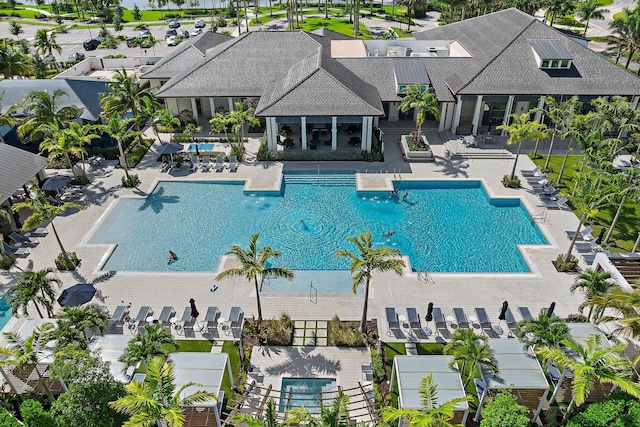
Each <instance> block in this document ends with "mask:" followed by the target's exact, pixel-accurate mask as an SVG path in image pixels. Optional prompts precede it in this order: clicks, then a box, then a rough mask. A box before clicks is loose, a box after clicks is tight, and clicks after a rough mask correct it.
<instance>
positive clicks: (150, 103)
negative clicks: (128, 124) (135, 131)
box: [141, 97, 161, 141]
mask: <svg viewBox="0 0 640 427" xmlns="http://www.w3.org/2000/svg"><path fill="white" fill-rule="evenodd" d="M160 107H161V105H160V103H159V102H158V100H157V98H155V97H153V98H144V99H143V100H142V111H141V113H142V115H143V116H144V117H145V119H146V122H147V124H148V125H150V126H151V129H153V133H155V135H156V139H157V140H158V141H160V136H159V135H158V114H160V111H161V110H160Z"/></svg>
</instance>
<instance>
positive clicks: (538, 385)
mask: <svg viewBox="0 0 640 427" xmlns="http://www.w3.org/2000/svg"><path fill="white" fill-rule="evenodd" d="M489 346H490V347H491V352H492V353H493V355H494V356H495V358H496V360H497V362H498V368H499V370H500V373H498V374H496V373H494V372H493V371H492V370H489V369H484V368H483V369H481V375H482V381H478V382H476V388H477V391H478V400H479V401H480V404H479V405H478V411H477V412H476V416H475V418H474V421H476V422H477V421H479V420H480V415H481V413H482V407H483V406H484V404H485V403H487V400H488V399H489V398H490V397H491V396H493V395H495V394H496V393H497V392H499V391H500V390H505V389H507V390H512V391H513V394H514V395H515V396H516V398H517V400H518V403H519V404H520V405H523V406H526V407H527V408H529V414H530V416H531V418H532V421H533V422H535V421H536V419H537V418H538V416H539V415H540V411H541V410H542V405H543V404H544V402H545V398H546V396H547V392H548V391H549V382H548V381H547V378H546V377H545V375H544V372H543V371H542V367H541V366H540V363H538V359H537V358H536V357H535V356H534V355H533V354H532V353H530V352H527V351H525V350H524V349H523V347H522V343H521V342H520V341H518V340H504V339H499V338H494V339H489Z"/></svg>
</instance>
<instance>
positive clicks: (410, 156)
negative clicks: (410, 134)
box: [400, 135, 433, 159]
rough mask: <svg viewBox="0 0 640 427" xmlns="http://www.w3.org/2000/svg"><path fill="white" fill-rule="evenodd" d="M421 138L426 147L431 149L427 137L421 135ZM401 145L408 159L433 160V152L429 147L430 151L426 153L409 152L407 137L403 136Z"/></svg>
mask: <svg viewBox="0 0 640 427" xmlns="http://www.w3.org/2000/svg"><path fill="white" fill-rule="evenodd" d="M420 138H422V142H423V143H424V145H426V146H427V147H429V142H427V137H426V136H424V135H420ZM400 145H401V147H402V152H403V153H404V155H405V157H406V158H407V159H433V151H431V147H429V149H428V150H426V151H411V150H409V144H407V135H402V136H401V137H400Z"/></svg>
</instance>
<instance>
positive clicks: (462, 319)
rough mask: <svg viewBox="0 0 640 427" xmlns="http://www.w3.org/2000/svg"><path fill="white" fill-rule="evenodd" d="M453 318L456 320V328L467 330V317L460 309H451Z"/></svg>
mask: <svg viewBox="0 0 640 427" xmlns="http://www.w3.org/2000/svg"><path fill="white" fill-rule="evenodd" d="M453 316H454V317H455V318H456V323H457V325H458V328H469V321H468V320H467V315H466V314H464V310H463V309H462V308H460V307H456V308H454V309H453Z"/></svg>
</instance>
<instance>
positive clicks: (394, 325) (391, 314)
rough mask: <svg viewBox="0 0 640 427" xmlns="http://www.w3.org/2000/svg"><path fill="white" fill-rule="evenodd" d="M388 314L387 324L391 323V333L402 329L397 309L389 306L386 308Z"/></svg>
mask: <svg viewBox="0 0 640 427" xmlns="http://www.w3.org/2000/svg"><path fill="white" fill-rule="evenodd" d="M384 311H385V312H386V314H387V324H388V325H389V333H388V335H391V332H394V331H398V332H399V331H400V322H399V321H398V314H397V313H396V309H395V308H393V307H387V308H385V309H384Z"/></svg>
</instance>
